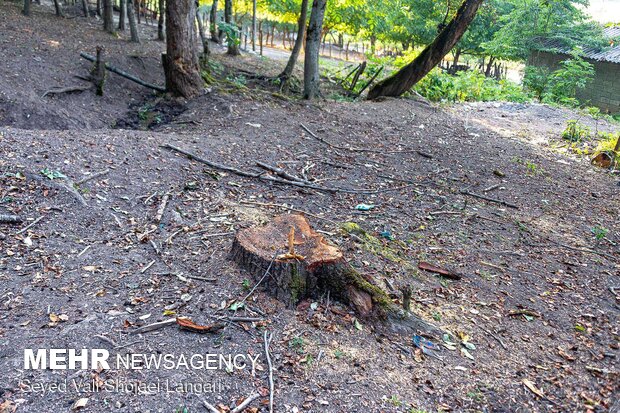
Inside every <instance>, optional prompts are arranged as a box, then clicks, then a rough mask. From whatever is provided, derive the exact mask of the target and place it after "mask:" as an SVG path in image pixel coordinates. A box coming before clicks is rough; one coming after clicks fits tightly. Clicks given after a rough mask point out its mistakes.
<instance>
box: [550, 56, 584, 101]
mask: <svg viewBox="0 0 620 413" xmlns="http://www.w3.org/2000/svg"><path fill="white" fill-rule="evenodd" d="M560 64H561V66H562V67H561V68H560V69H558V70H556V71H554V72H553V73H551V74H550V75H549V81H548V84H547V88H546V91H545V95H544V97H543V100H544V101H550V102H556V103H561V104H564V105H568V106H577V105H578V104H579V102H578V101H577V99H575V94H576V93H577V90H579V89H583V88H585V87H586V85H587V84H588V82H589V81H591V80H592V78H594V65H592V64H591V63H589V62H586V61H585V60H583V59H582V58H581V57H579V55H578V52H577V53H574V55H573V57H572V58H571V59H567V60H564V61H563V62H561V63H560Z"/></svg>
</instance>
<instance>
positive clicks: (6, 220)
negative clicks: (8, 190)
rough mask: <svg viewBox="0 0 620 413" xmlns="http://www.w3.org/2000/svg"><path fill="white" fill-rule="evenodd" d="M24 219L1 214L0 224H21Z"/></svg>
mask: <svg viewBox="0 0 620 413" xmlns="http://www.w3.org/2000/svg"><path fill="white" fill-rule="evenodd" d="M20 222H22V219H21V218H20V217H19V216H18V215H7V214H0V223H3V224H19V223H20Z"/></svg>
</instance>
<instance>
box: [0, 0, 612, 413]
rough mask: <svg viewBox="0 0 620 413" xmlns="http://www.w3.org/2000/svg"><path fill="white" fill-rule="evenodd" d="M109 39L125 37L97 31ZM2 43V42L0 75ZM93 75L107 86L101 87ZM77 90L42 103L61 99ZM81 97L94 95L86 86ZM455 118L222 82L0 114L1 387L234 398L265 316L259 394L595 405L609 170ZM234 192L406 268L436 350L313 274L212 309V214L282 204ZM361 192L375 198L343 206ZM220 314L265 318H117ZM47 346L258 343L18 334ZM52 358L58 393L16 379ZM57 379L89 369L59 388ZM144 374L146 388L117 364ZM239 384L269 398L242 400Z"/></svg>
mask: <svg viewBox="0 0 620 413" xmlns="http://www.w3.org/2000/svg"><path fill="white" fill-rule="evenodd" d="M7 9H9V10H10V8H7V7H4V6H3V7H2V8H0V11H2V12H6V10H7ZM98 40H101V39H98ZM118 43H120V41H119V42H118ZM106 44H107V43H106ZM114 45H117V46H116V47H119V48H120V47H122V45H120V44H117V41H110V45H109V46H107V47H108V48H110V49H111V48H113V47H115V46H114ZM90 46H92V45H90ZM90 46H89V47H90ZM91 48H92V47H91ZM154 49H156V47H154ZM59 50H60V49H59ZM59 53H60V52H59ZM153 53H155V52H153ZM154 58H155V57H154V56H152V57H148V56H147V57H145V58H144V60H145V61H147V62H148V61H150V60H149V59H154ZM222 61H223V62H227V61H226V60H225V59H223V60H222ZM12 64H13V62H9V63H7V62H6V61H4V62H3V63H2V65H3V66H2V67H0V76H2V77H3V78H5V77H6V76H9V74H10V73H11V71H12V69H13V66H11V65H12ZM257 64H259V63H257ZM147 67H148V66H147ZM36 73H39V76H41V77H43V76H44V74H43V73H44V70H43V69H42V70H41V72H35V74H36ZM153 76H155V75H154V74H153ZM113 82H116V81H113V80H111V81H110V85H109V89H110V93H120V92H115V91H114V90H116V89H118V88H119V87H120V86H122V85H119V84H116V83H113ZM20 90H21V88H17V87H15V89H14V93H15V94H16V95H14V96H16V97H14V99H17V98H18V97H17V93H21V92H20ZM137 93H140V92H137ZM74 99H77V97H75V96H63V97H59V98H57V99H54V102H56V103H57V104H63V105H69V106H70V107H72V106H71V105H74V104H75V101H74ZM79 99H83V101H84V102H87V101H90V102H97V101H96V100H95V99H96V98H95V97H94V96H92V94H90V92H89V93H85V94H83V95H81V96H79ZM126 107H127V106H126ZM126 107H125V108H126ZM115 110H119V111H120V107H118V108H116V109H115ZM125 110H126V109H125ZM104 116H109V114H106V115H104ZM68 118H69V119H72V118H71V116H69V117H68ZM61 120H62V119H61ZM302 123H303V124H305V125H306V126H307V127H308V128H309V129H310V130H312V131H313V132H314V133H316V134H317V135H318V136H320V137H321V138H323V139H325V140H326V141H328V142H330V143H333V144H337V145H339V146H348V147H350V148H366V149H372V152H364V151H359V150H357V149H353V150H347V149H337V148H334V147H332V146H329V145H326V144H325V143H322V142H320V141H319V140H318V139H316V138H314V137H312V136H310V135H309V134H308V133H307V132H305V131H304V130H303V129H302V128H301V126H300V125H301V124H302ZM16 125H17V126H23V125H22V124H21V123H19V122H16ZM31 126H33V127H34V126H36V125H35V124H32V125H31ZM466 126H467V125H465V124H464V122H463V121H462V120H461V119H459V118H457V117H455V116H452V115H451V114H449V113H447V112H445V111H444V110H442V109H440V108H437V107H433V106H430V105H427V104H425V103H423V102H417V101H413V100H404V99H403V100H400V99H399V100H392V99H391V100H387V101H384V102H357V103H333V102H330V103H320V104H317V105H315V104H306V103H299V102H295V101H288V100H282V99H279V98H274V97H273V96H271V95H270V94H269V93H264V92H262V93H261V92H259V91H256V90H251V89H250V90H247V89H246V88H245V87H236V88H232V87H228V88H224V89H220V90H217V89H214V90H212V91H211V93H208V94H206V95H205V96H202V97H200V98H198V99H196V100H195V101H192V102H189V103H188V104H187V105H183V112H182V113H181V114H179V115H178V116H177V117H175V118H174V119H172V122H170V123H166V124H163V125H160V126H159V127H157V128H156V129H155V130H151V131H137V130H123V129H101V130H91V131H88V132H84V131H82V130H79V129H73V130H42V129H36V130H33V129H31V130H28V129H21V128H15V127H9V126H5V127H2V128H0V188H1V189H2V192H0V213H13V214H18V215H19V216H21V217H23V218H24V219H25V221H24V222H23V223H22V224H20V225H15V226H9V225H5V224H0V279H1V281H2V283H1V286H0V369H1V371H3V372H4V373H3V374H2V375H1V376H0V389H2V390H0V391H1V392H2V393H1V395H0V397H2V399H3V400H5V401H6V403H7V405H9V404H10V405H12V406H14V405H18V406H19V407H18V410H17V411H23V412H41V411H66V410H70V407H71V405H72V404H73V403H74V402H75V401H76V400H77V399H79V398H88V399H89V400H88V404H87V406H86V407H85V408H84V409H82V410H81V411H86V412H89V411H91V412H99V411H110V410H111V411H119V412H123V411H127V412H135V411H149V412H170V411H183V410H182V408H183V407H187V408H188V409H189V411H192V412H193V411H203V410H204V408H203V407H202V402H201V399H204V400H207V401H208V402H210V403H211V404H214V405H217V404H218V403H221V404H222V405H225V406H233V405H235V403H236V402H237V401H238V400H239V399H240V398H243V397H246V396H248V395H250V394H251V393H252V392H254V391H259V392H261V394H262V395H263V397H261V399H264V398H265V397H264V396H265V394H266V393H265V389H266V387H267V365H266V360H265V357H264V353H263V341H262V334H263V333H262V330H263V329H265V328H266V329H268V330H269V331H272V332H273V333H274V341H273V344H272V349H271V353H272V356H273V360H274V364H275V367H276V370H275V389H276V392H275V404H276V407H277V409H276V411H291V412H293V411H325V412H380V411H381V412H412V411H417V410H416V409H419V410H421V411H428V412H435V411H457V412H476V411H489V412H491V411H493V412H513V411H554V412H555V411H562V412H573V411H586V410H593V411H609V410H610V408H611V406H612V404H613V403H614V402H617V395H618V345H619V344H618V343H619V342H618V340H619V332H618V326H619V325H620V324H619V319H618V314H619V312H618V310H619V297H618V294H619V291H620V290H618V289H617V287H620V284H619V282H620V281H619V279H618V276H619V274H620V250H619V247H618V243H620V235H619V232H618V231H619V230H620V220H619V216H618V210H619V208H620V201H619V197H618V196H617V194H618V186H617V178H614V177H611V176H609V175H608V174H606V173H604V172H601V171H600V170H596V169H593V168H592V167H590V166H589V165H588V164H586V163H583V162H579V161H577V160H575V159H573V158H572V157H567V156H564V155H562V154H559V155H558V154H557V153H554V152H551V151H549V150H548V149H546V148H544V147H541V146H537V145H530V144H528V143H525V142H523V141H521V140H519V139H513V138H507V137H503V136H501V135H498V134H496V133H495V132H494V131H492V130H490V129H488V128H487V127H483V126H480V127H479V128H478V129H477V130H476V131H475V132H474V131H472V130H468V129H467V128H466ZM165 143H171V144H174V145H176V146H178V147H182V148H184V149H186V150H189V151H192V152H195V153H197V154H200V155H202V156H204V157H206V158H208V159H211V160H214V161H217V162H221V163H226V164H231V165H234V166H237V167H240V168H244V169H251V168H253V167H254V165H255V162H256V160H262V161H265V162H269V163H272V164H278V165H280V166H281V167H283V168H286V169H287V170H288V171H290V172H291V173H295V174H298V175H301V176H305V177H306V178H307V179H309V180H313V181H315V182H317V183H320V184H322V185H334V186H341V187H351V188H376V189H381V190H387V189H391V190H390V191H383V192H379V193H377V194H371V195H361V194H326V193H322V192H317V191H313V190H304V189H299V188H292V187H285V186H279V185H273V184H268V183H265V182H261V181H258V180H256V179H251V178H244V177H239V176H235V175H232V174H230V173H222V172H221V171H217V170H213V169H211V168H207V167H205V166H204V165H201V164H198V163H196V162H191V161H189V160H187V159H186V158H184V157H181V156H178V155H177V154H174V153H172V152H170V151H168V150H165V149H162V148H161V147H160V145H162V144H165ZM395 151H400V152H398V153H395ZM416 151H420V152H422V153H423V154H426V155H427V156H422V155H420V154H419V153H418V152H416ZM428 155H430V156H431V157H430V158H429V157H428ZM559 161H561V162H559ZM105 170H108V172H107V173H106V174H104V175H101V176H99V177H97V178H95V179H92V180H90V181H87V182H85V183H83V184H80V185H77V186H73V185H72V184H71V182H68V181H72V182H78V181H80V180H83V179H84V178H86V177H88V176H90V175H93V174H96V173H98V172H101V171H105ZM41 171H44V172H43V173H42V172H41ZM59 173H60V174H62V175H63V176H66V177H67V178H62V177H60V176H59V175H58V174H59ZM54 176H56V178H55V179H53V180H51V179H49V177H54ZM403 181H406V183H408V186H405V187H402V186H403V184H404V183H405V182H403ZM67 188H74V189H73V190H70V189H67ZM463 192H469V193H474V194H479V195H483V196H485V197H487V198H493V199H497V200H501V201H504V202H506V203H508V204H511V205H513V204H514V205H515V206H516V207H517V208H511V207H508V206H507V205H506V204H499V203H497V202H490V201H486V200H482V199H479V198H475V197H474V196H471V195H467V194H464V193H463ZM76 193H77V194H79V195H76ZM165 194H168V199H169V201H168V202H167V204H166V208H165V211H164V215H163V219H162V221H161V222H157V220H156V215H157V211H158V209H159V207H160V206H161V205H162V201H163V199H164V196H165ZM81 199H83V200H84V202H85V203H86V206H84V205H83V204H82V203H81ZM248 202H253V203H262V204H286V205H289V206H293V207H295V208H298V209H302V210H305V211H308V212H310V213H312V214H313V215H316V216H321V217H324V218H327V219H328V220H329V221H326V220H322V219H317V218H313V217H312V216H311V217H310V218H309V219H310V221H311V223H312V224H313V225H314V226H315V227H316V228H317V229H320V230H322V231H324V232H325V234H326V237H328V238H329V239H330V240H331V241H332V242H334V243H336V244H337V245H338V246H339V247H340V248H342V249H343V250H344V252H345V254H346V256H347V257H349V259H350V262H351V264H352V265H353V266H354V267H356V268H357V269H359V270H360V271H362V272H363V273H365V274H368V275H370V276H372V277H373V278H374V279H375V280H376V281H377V283H378V284H379V285H380V286H381V287H382V288H385V289H386V290H387V291H390V286H392V287H393V288H394V290H397V289H398V287H400V286H403V285H411V286H413V288H414V291H415V294H414V303H413V310H414V311H415V312H417V313H418V314H420V315H421V316H423V317H424V318H426V319H428V320H429V321H431V322H433V323H435V324H437V325H439V326H441V327H442V328H444V329H446V330H449V331H451V332H452V333H453V335H454V337H453V338H451V339H450V340H452V341H454V342H455V343H456V344H455V346H454V347H452V345H450V344H447V345H446V346H442V351H441V352H440V357H442V358H443V360H441V361H440V360H437V359H435V358H432V357H427V356H424V355H422V354H420V352H419V351H418V350H416V348H415V347H414V346H412V335H413V333H414V332H413V331H391V330H389V329H387V328H386V327H385V326H384V325H382V323H381V322H379V321H378V320H365V319H356V318H355V314H353V313H352V312H351V310H350V309H349V308H347V307H344V306H342V305H340V304H338V303H337V302H334V301H333V300H330V299H329V298H328V297H326V296H319V297H315V298H314V299H313V300H312V302H316V303H317V304H315V305H311V301H307V302H302V304H301V305H300V306H299V307H298V308H297V309H295V310H291V309H285V308H283V307H282V305H281V304H280V303H278V302H277V301H275V300H274V299H272V298H270V297H268V296H266V295H265V294H263V293H262V292H260V291H259V292H258V293H257V294H255V295H254V296H253V297H252V299H251V300H250V301H249V302H248V305H246V306H244V307H241V308H238V309H237V310H236V312H233V311H231V309H230V306H231V304H233V303H234V301H235V300H240V299H241V298H243V297H244V296H245V295H246V294H247V288H248V286H251V285H253V284H254V281H251V277H250V275H249V274H247V273H245V272H243V271H241V270H239V269H238V268H237V267H236V266H235V265H234V264H233V263H231V262H230V261H229V260H228V252H229V250H230V246H231V242H232V235H231V233H232V232H233V231H235V230H237V229H239V228H242V227H245V226H248V225H253V224H257V223H260V222H264V221H265V220H268V219H269V218H270V217H272V216H274V215H275V214H278V213H283V212H286V211H285V210H282V209H279V208H276V207H270V206H264V205H256V204H248ZM360 203H365V204H372V205H375V208H374V209H372V210H370V211H367V212H364V211H359V210H356V208H355V207H356V205H358V204H360ZM39 218H40V219H39ZM345 222H356V223H358V224H359V225H360V226H361V227H362V228H364V229H365V230H366V231H368V233H369V234H372V235H373V236H376V237H377V240H379V241H378V242H379V244H378V247H377V246H375V248H369V247H368V245H365V244H362V243H360V242H359V239H358V238H357V239H356V238H354V237H351V236H349V235H347V234H346V233H345V232H343V231H342V229H341V225H342V224H343V223H345ZM30 223H32V224H33V225H32V226H31V227H30V228H28V229H27V230H23V229H24V228H25V227H26V225H28V224H30ZM388 232H389V235H391V237H387V234H388ZM381 233H383V234H384V235H385V237H383V236H382V235H381ZM603 233H604V235H603V236H601V234H603ZM596 234H599V237H598V238H599V239H598V240H597V236H596ZM388 238H393V239H392V240H390V239H388ZM419 261H427V262H431V263H433V264H436V265H441V266H445V267H449V268H452V269H454V270H456V271H458V272H460V273H461V274H463V278H462V279H461V280H460V281H450V280H447V279H442V278H437V277H435V276H434V275H432V274H430V273H427V272H424V271H419V270H417V269H416V266H417V263H418V262H419ZM192 277H194V278H192ZM196 277H198V278H196ZM246 280H247V281H246ZM259 290H260V289H259ZM390 292H392V293H393V294H394V297H395V299H396V298H398V296H399V294H398V292H397V291H390ZM233 308H234V307H233ZM233 313H235V315H236V316H250V317H256V318H260V319H261V320H262V321H259V322H240V323H237V324H229V325H228V326H227V327H226V328H225V329H224V330H223V331H222V332H221V333H220V334H216V335H208V334H207V335H199V334H196V333H192V332H187V331H180V330H178V329H177V328H176V327H175V326H169V327H166V328H165V329H161V330H158V331H154V332H149V333H144V334H138V335H134V334H131V332H132V331H134V330H135V329H137V328H138V327H139V326H141V325H145V324H148V323H151V322H155V321H161V320H163V319H165V318H169V317H172V316H173V315H179V316H188V317H191V318H192V319H193V320H194V321H196V322H198V323H202V324H207V323H210V322H213V321H216V320H217V318H218V317H221V316H229V315H231V314H233ZM355 320H357V323H356V321H355ZM98 336H104V337H106V338H107V339H102V338H101V337H98ZM110 340H112V341H110ZM461 341H464V342H468V343H470V344H468V345H467V346H468V347H466V345H465V344H461ZM435 342H437V343H441V342H442V338H436V339H435ZM444 344H445V343H444ZM472 345H473V346H472ZM50 347H51V348H106V349H109V350H110V352H111V354H112V355H113V356H116V355H117V354H121V355H125V354H129V353H135V354H140V353H149V354H150V353H155V354H157V353H161V354H166V353H173V354H185V355H188V356H190V355H192V354H195V353H197V352H200V353H223V354H228V353H233V354H236V353H243V354H246V353H247V354H251V355H258V356H259V359H258V360H259V363H260V366H259V368H258V369H257V370H256V371H255V372H254V373H252V372H251V371H249V370H247V369H246V370H234V371H231V372H226V371H225V370H208V371H206V370H200V369H196V370H194V369H189V370H186V369H183V368H181V369H179V370H166V369H144V370H128V369H116V368H113V369H111V370H104V371H96V370H92V371H90V370H85V371H79V370H78V371H74V370H68V371H65V370H23V349H24V348H50ZM115 347H118V348H115ZM450 348H453V349H452V350H451V349H450ZM468 348H469V349H468ZM463 350H466V351H463ZM65 380H68V381H69V388H68V390H67V391H66V392H58V391H56V392H48V393H46V394H42V393H41V392H33V391H31V390H33V389H32V388H31V387H29V386H31V385H32V384H33V383H62V382H64V381H65ZM74 380H75V381H77V383H78V384H79V383H89V382H91V383H92V381H93V380H94V382H95V384H96V386H97V385H98V386H101V388H100V389H99V390H96V389H95V390H93V389H88V388H80V389H79V391H77V390H76V389H73V388H72V382H73V381H74ZM524 380H525V382H524ZM152 383H155V384H157V383H158V384H159V385H160V388H159V389H158V390H159V391H156V390H157V389H155V390H151V391H147V392H140V394H137V395H136V394H131V393H132V392H131V389H132V388H129V389H128V388H127V387H123V386H134V388H135V387H136V386H138V384H141V385H144V384H152ZM196 383H203V385H205V386H208V385H209V384H213V383H214V384H215V388H216V389H215V390H214V391H205V392H203V393H201V394H200V396H198V397H197V396H196V395H193V394H191V393H192V392H191V391H187V389H178V388H177V387H176V386H177V385H182V384H185V385H191V384H196ZM524 383H527V384H528V385H531V386H533V387H530V388H528V387H527V386H526V385H525V384H524ZM108 384H109V385H111V386H117V387H116V388H108V387H106V386H107V385H108ZM119 386H120V387H119ZM163 386H168V389H169V390H170V389H172V391H169V392H166V391H162V387H163ZM532 388H534V390H535V391H540V392H542V393H543V394H544V397H539V396H537V395H536V394H534V392H533V391H532ZM124 390H127V391H124ZM183 390H185V391H183ZM193 390H194V392H197V390H196V389H193ZM253 405H254V406H257V407H258V406H260V411H266V408H265V407H264V406H265V405H264V404H261V403H259V400H257V401H256V402H254V404H253ZM179 409H180V410H179ZM9 411H10V410H9Z"/></svg>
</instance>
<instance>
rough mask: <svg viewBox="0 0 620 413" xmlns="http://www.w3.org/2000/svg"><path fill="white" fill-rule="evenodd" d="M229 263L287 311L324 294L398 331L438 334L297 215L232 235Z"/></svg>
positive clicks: (288, 215)
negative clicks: (396, 302)
mask: <svg viewBox="0 0 620 413" xmlns="http://www.w3.org/2000/svg"><path fill="white" fill-rule="evenodd" d="M231 258H232V260H234V261H235V262H236V263H238V264H239V265H240V266H241V267H243V268H245V269H246V270H248V271H249V272H250V273H251V274H252V276H253V277H254V278H255V279H256V280H257V281H258V280H261V279H263V278H264V279H263V281H262V284H261V286H262V287H263V288H264V289H265V290H266V291H267V292H268V293H269V294H270V295H272V296H273V297H275V298H277V299H278V300H280V301H282V302H283V303H284V304H285V305H286V306H287V307H289V308H293V307H295V305H296V304H297V303H299V302H300V301H301V300H303V299H305V298H309V297H314V298H316V297H318V296H320V295H321V294H323V293H325V292H327V291H329V293H330V296H331V297H333V298H335V299H338V300H341V301H342V302H344V303H347V304H350V305H351V306H352V307H354V308H355V310H356V311H357V312H358V313H359V314H360V315H361V316H371V315H372V316H377V317H379V318H386V319H388V320H389V321H390V322H391V323H392V324H398V325H399V326H400V327H409V328H413V329H418V330H424V331H426V332H428V333H429V334H436V333H438V332H439V331H440V330H439V329H437V328H436V327H434V326H432V325H430V324H428V323H426V322H425V321H423V320H421V319H419V318H417V317H415V316H414V315H412V314H410V313H408V312H407V311H404V310H403V309H402V308H400V307H398V306H396V305H395V304H394V303H393V302H392V300H391V299H390V297H389V296H388V294H387V293H386V292H385V291H383V290H382V289H381V288H380V287H378V286H377V285H375V283H374V281H373V280H372V278H370V277H366V276H365V275H364V274H361V273H359V272H357V271H356V270H355V269H353V268H352V267H351V266H350V265H349V264H348V263H347V262H346V260H345V259H344V256H343V253H342V251H340V249H338V248H337V247H335V246H333V245H331V244H330V243H328V242H327V241H326V240H325V238H324V237H323V236H322V235H321V234H319V233H317V232H316V231H314V230H313V229H312V228H311V227H310V224H309V223H308V220H307V219H306V217H305V216H303V215H301V214H285V215H280V216H277V217H275V218H274V219H273V220H271V221H270V222H269V223H267V224H266V225H264V226H261V227H251V228H246V229H242V230H240V231H238V232H237V234H236V236H235V240H234V242H233V246H232V250H231Z"/></svg>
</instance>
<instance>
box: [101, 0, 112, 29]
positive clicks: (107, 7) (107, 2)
mask: <svg viewBox="0 0 620 413" xmlns="http://www.w3.org/2000/svg"><path fill="white" fill-rule="evenodd" d="M103 30H105V31H106V32H108V33H114V9H113V4H112V0H103Z"/></svg>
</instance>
